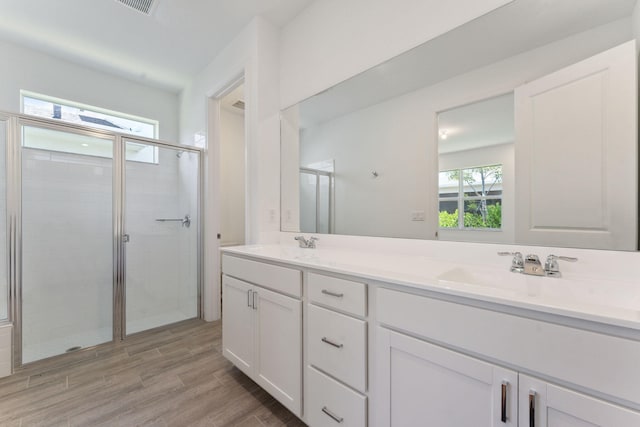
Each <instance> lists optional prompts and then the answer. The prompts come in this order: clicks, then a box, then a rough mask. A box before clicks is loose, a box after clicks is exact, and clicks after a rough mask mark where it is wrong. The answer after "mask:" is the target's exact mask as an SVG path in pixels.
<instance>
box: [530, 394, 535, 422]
mask: <svg viewBox="0 0 640 427" xmlns="http://www.w3.org/2000/svg"><path fill="white" fill-rule="evenodd" d="M529 427H536V392H535V391H533V390H530V391H529Z"/></svg>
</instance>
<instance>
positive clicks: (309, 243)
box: [294, 236, 320, 249]
mask: <svg viewBox="0 0 640 427" xmlns="http://www.w3.org/2000/svg"><path fill="white" fill-rule="evenodd" d="M294 239H296V240H297V241H298V243H299V244H300V247H301V248H307V249H315V248H316V242H317V241H318V240H320V239H318V238H317V237H313V236H311V237H309V239H308V240H307V239H305V238H304V236H296V237H294Z"/></svg>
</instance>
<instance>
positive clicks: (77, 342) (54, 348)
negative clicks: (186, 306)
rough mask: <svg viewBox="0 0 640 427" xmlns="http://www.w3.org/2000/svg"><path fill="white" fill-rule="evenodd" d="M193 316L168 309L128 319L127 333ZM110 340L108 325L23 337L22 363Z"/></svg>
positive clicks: (110, 329) (111, 334) (110, 333)
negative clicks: (38, 338) (33, 339)
mask: <svg viewBox="0 0 640 427" xmlns="http://www.w3.org/2000/svg"><path fill="white" fill-rule="evenodd" d="M194 317H196V315H191V316H188V315H185V314H184V313H182V312H180V311H170V312H166V313H163V314H161V315H156V316H149V317H145V318H142V319H135V320H130V321H128V322H127V335H131V334H135V333H137V332H142V331H146V330H149V329H153V328H157V327H159V326H165V325H169V324H172V323H177V322H180V321H183V320H187V319H193V318H194ZM112 340H113V330H112V328H110V327H109V328H100V329H97V330H90V331H85V332H81V333H77V334H72V335H68V336H65V337H63V338H57V339H52V340H46V341H42V340H41V341H39V342H34V343H29V342H28V341H29V340H28V337H25V340H24V342H23V347H22V363H23V364H26V363H31V362H35V361H37V360H42V359H46V358H48V357H52V356H57V355H60V354H64V353H65V352H66V351H67V350H68V349H70V348H74V347H80V348H87V347H93V346H95V345H98V344H103V343H106V342H111V341H112Z"/></svg>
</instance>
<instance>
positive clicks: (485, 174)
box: [438, 165, 502, 230]
mask: <svg viewBox="0 0 640 427" xmlns="http://www.w3.org/2000/svg"><path fill="white" fill-rule="evenodd" d="M438 181H439V199H438V200H439V205H440V219H439V226H440V228H446V229H463V230H469V229H472V230H488V229H493V230H499V229H500V228H501V227H502V165H489V166H479V167H475V168H468V169H453V170H447V171H441V172H440V174H439V180H438Z"/></svg>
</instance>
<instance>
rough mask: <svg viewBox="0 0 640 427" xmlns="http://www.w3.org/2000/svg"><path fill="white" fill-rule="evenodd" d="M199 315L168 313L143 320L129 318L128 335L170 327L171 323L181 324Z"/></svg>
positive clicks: (177, 312)
mask: <svg viewBox="0 0 640 427" xmlns="http://www.w3.org/2000/svg"><path fill="white" fill-rule="evenodd" d="M194 317H197V314H196V313H194V314H192V315H186V314H184V313H183V312H181V311H177V310H175V311H167V312H164V313H162V314H159V315H155V316H147V317H143V318H141V319H128V318H127V335H131V334H135V333H136V332H142V331H146V330H149V329H153V328H157V327H159V326H165V325H169V324H171V323H177V322H181V321H183V320H188V319H193V318H194Z"/></svg>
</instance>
